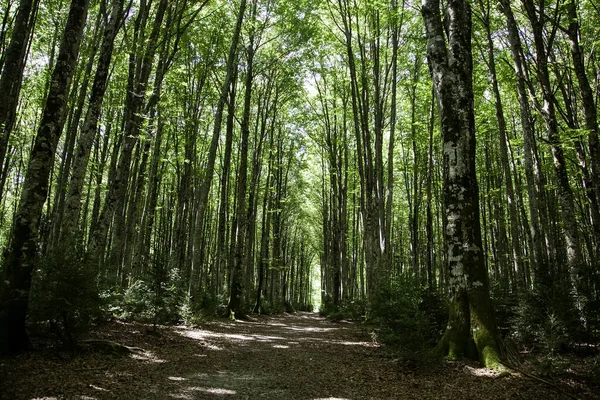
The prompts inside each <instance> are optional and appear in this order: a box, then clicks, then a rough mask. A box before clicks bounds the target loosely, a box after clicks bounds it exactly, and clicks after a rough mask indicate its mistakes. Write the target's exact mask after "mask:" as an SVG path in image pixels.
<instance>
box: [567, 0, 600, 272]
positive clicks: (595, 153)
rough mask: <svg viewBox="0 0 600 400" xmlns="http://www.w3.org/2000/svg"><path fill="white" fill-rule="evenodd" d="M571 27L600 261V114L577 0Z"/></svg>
mask: <svg viewBox="0 0 600 400" xmlns="http://www.w3.org/2000/svg"><path fill="white" fill-rule="evenodd" d="M567 7H568V15H569V20H570V23H569V26H568V30H567V34H568V36H569V40H570V41H571V54H572V56H573V69H574V70H575V75H576V76H577V82H578V83H579V91H580V94H581V99H582V103H581V105H582V107H583V112H584V117H585V129H586V130H587V131H588V132H587V140H588V146H589V150H590V160H591V163H590V166H591V182H589V187H586V188H585V189H586V194H587V195H588V199H589V201H590V212H591V221H592V227H593V231H594V236H595V242H596V243H595V246H596V247H595V254H594V256H595V258H596V261H597V262H598V260H600V210H599V209H598V205H599V203H600V141H599V140H598V134H599V129H598V113H597V110H596V101H595V99H594V92H593V91H592V88H591V86H590V81H589V79H588V76H587V74H586V71H585V62H584V56H583V50H582V48H581V45H580V44H579V20H578V19H577V2H576V1H574V0H569V1H568V4H567Z"/></svg>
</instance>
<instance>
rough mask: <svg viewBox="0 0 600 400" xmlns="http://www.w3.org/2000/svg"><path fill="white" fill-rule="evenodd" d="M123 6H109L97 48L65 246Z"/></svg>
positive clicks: (121, 0)
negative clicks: (108, 19)
mask: <svg viewBox="0 0 600 400" xmlns="http://www.w3.org/2000/svg"><path fill="white" fill-rule="evenodd" d="M123 3H124V0H115V1H114V2H113V4H112V9H111V14H110V21H108V24H107V25H106V27H105V29H104V37H103V39H102V44H101V47H100V55H99V58H98V65H97V67H96V73H95V76H94V83H93V84H92V91H91V93H90V99H89V102H88V109H87V111H86V114H85V119H84V122H83V128H82V129H81V133H80V135H79V140H78V142H77V152H76V153H75V158H74V160H73V168H72V173H71V178H70V180H69V186H68V193H67V197H66V200H65V216H64V220H63V221H64V222H63V224H62V226H61V227H60V229H61V232H63V234H64V233H66V234H67V236H71V237H70V238H67V240H65V241H64V243H68V244H69V245H72V240H71V239H72V238H73V235H75V234H76V232H77V225H78V222H79V214H80V211H81V196H82V190H83V184H84V180H85V173H86V170H87V167H88V162H89V158H90V152H91V149H92V145H93V143H94V138H95V137H96V136H97V132H96V131H97V127H98V120H99V118H100V111H101V108H102V103H103V100H104V94H105V93H106V86H107V82H108V72H109V68H110V63H111V59H112V53H113V49H114V42H115V37H116V36H117V32H118V31H119V26H120V24H121V21H122V18H123ZM105 134H106V135H108V132H105ZM61 237H62V235H59V242H61V241H62V240H61V239H60V238H61Z"/></svg>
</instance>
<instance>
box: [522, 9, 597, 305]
mask: <svg viewBox="0 0 600 400" xmlns="http://www.w3.org/2000/svg"><path fill="white" fill-rule="evenodd" d="M522 1H523V4H524V6H525V10H526V12H527V17H528V19H529V21H530V23H531V27H532V31H533V40H534V43H535V50H536V71H537V77H538V81H539V85H540V88H541V90H542V98H543V106H542V107H541V114H542V118H543V119H544V122H545V124H546V129H547V131H548V141H549V142H550V146H551V150H552V158H553V162H554V172H555V174H556V184H557V187H558V197H559V200H560V208H561V217H562V218H561V220H562V223H563V227H564V230H565V239H566V244H567V262H568V264H569V270H570V274H571V279H572V280H573V285H574V287H575V289H576V290H577V292H578V293H579V294H580V295H587V287H586V286H587V283H586V282H585V279H584V272H585V269H586V266H585V263H584V260H583V254H582V248H581V239H580V235H579V228H578V226H577V217H576V213H575V201H574V196H573V191H572V189H571V185H570V184H569V176H568V173H567V165H566V159H565V156H564V149H563V145H562V143H561V138H560V133H559V130H558V121H557V119H556V111H555V98H554V91H553V88H552V85H551V83H550V73H549V71H548V55H547V48H546V44H545V39H544V33H543V29H544V21H545V13H546V11H545V10H544V9H540V10H537V9H536V7H535V5H534V3H533V0H522ZM540 7H543V3H542V6H540ZM538 13H539V14H540V15H539V16H538Z"/></svg>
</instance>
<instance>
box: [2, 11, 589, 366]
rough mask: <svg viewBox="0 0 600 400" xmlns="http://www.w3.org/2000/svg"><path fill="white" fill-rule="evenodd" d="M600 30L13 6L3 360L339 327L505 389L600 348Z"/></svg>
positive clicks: (401, 17) (546, 17) (522, 17)
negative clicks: (201, 331)
mask: <svg viewBox="0 0 600 400" xmlns="http://www.w3.org/2000/svg"><path fill="white" fill-rule="evenodd" d="M598 18H600V4H597V2H596V1H595V0H579V1H575V0H553V1H544V0H541V1H533V0H515V1H512V2H511V1H510V0H471V1H466V0H446V1H441V2H440V1H439V0H423V1H422V2H420V1H419V2H417V1H412V0H369V1H363V0H320V1H316V0H296V1H283V0H264V1H256V0H239V1H225V0H218V1H210V0H176V1H167V0H128V1H125V0H93V1H90V0H72V1H64V0H44V1H40V0H20V1H14V0H0V20H1V22H0V26H1V27H0V73H1V75H0V244H1V245H2V249H3V257H2V261H1V264H0V271H1V275H2V279H1V281H0V350H1V351H2V352H8V351H11V352H12V351H20V350H23V349H26V348H28V347H29V345H30V341H29V338H28V335H27V330H29V331H32V330H33V328H34V327H36V326H37V327H38V328H39V329H46V330H50V331H52V332H54V334H55V335H56V337H57V338H59V339H60V341H62V342H63V344H65V345H67V346H71V345H73V344H74V342H75V341H76V340H77V337H78V334H79V332H82V331H84V330H85V329H89V327H90V326H93V324H94V323H95V322H96V321H99V320H102V319H106V318H107V317H109V316H112V317H115V318H121V319H134V320H141V321H145V322H149V323H154V324H169V323H172V324H174V323H185V324H194V323H197V322H198V321H200V320H201V318H202V316H207V315H215V314H217V315H224V316H229V317H231V318H240V317H242V318H243V316H244V315H247V314H249V313H277V312H283V311H287V312H292V311H294V310H311V311H312V310H313V309H314V308H315V307H317V306H318V305H320V308H321V310H322V311H323V312H325V313H327V314H329V315H331V316H332V317H333V318H336V317H339V318H341V317H347V316H352V317H355V318H356V317H361V318H363V319H367V320H371V321H376V323H378V324H379V325H380V326H381V327H382V329H384V328H385V329H384V331H385V332H388V333H390V332H391V333H393V332H396V333H398V332H404V334H403V336H402V339H401V340H404V341H405V342H411V341H412V342H414V343H411V345H415V346H417V347H419V346H420V347H422V348H425V347H433V346H436V344H437V347H435V349H436V350H437V352H438V354H440V355H443V356H448V357H450V358H452V359H456V358H461V357H465V356H468V357H475V358H478V359H479V360H480V361H481V362H482V363H483V364H484V365H486V366H489V367H497V366H498V363H499V362H500V360H501V359H502V358H503V357H504V355H505V349H506V347H507V345H506V343H508V342H510V343H516V344H517V345H519V344H534V346H535V347H537V348H538V349H542V350H543V351H547V352H551V353H553V352H555V351H558V350H565V349H569V348H574V347H575V346H581V345H587V346H592V345H594V344H597V343H598V341H599V340H600V319H599V311H598V310H599V309H600V207H599V204H598V203H599V201H600V143H599V141H598V131H599V128H598V115H597V110H598V96H599V95H600V86H599V85H600V69H599V68H600V57H599V54H598V52H597V51H596V50H597V48H596V46H597V44H598V42H597V38H598V37H600V26H599V25H598V24H597V21H598ZM382 332H383V331H382Z"/></svg>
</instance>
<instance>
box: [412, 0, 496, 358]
mask: <svg viewBox="0 0 600 400" xmlns="http://www.w3.org/2000/svg"><path fill="white" fill-rule="evenodd" d="M447 8H448V9H447V18H448V25H447V28H448V30H447V32H448V45H446V38H445V34H444V25H443V24H442V20H441V17H440V3H439V0H425V1H424V2H423V8H422V14H423V19H424V21H425V31H426V36H427V55H428V58H429V63H430V71H431V75H432V78H433V82H434V85H435V89H436V94H437V99H438V107H439V114H440V119H441V122H442V135H443V156H444V163H443V165H444V206H445V208H446V212H447V223H446V224H445V226H444V232H445V234H446V239H447V252H448V269H449V271H450V282H449V283H450V292H451V299H452V304H451V307H450V316H449V321H448V327H447V329H446V332H445V334H444V337H443V338H442V340H441V341H440V343H438V351H440V352H441V353H442V354H447V355H448V356H449V357H451V358H459V357H463V356H465V355H467V354H468V352H469V350H468V347H469V340H470V337H471V335H472V338H473V339H474V341H475V346H476V348H477V353H478V355H479V359H480V361H481V362H482V364H483V365H484V366H486V367H498V365H499V362H500V354H499V351H498V345H497V342H496V325H495V321H494V315H493V312H492V307H491V301H490V298H489V287H488V277H487V271H486V270H485V264H484V254H483V251H482V242H481V227H480V222H479V191H478V187H477V176H476V171H475V148H476V146H475V115H474V106H473V83H472V68H473V66H472V55H471V9H470V5H469V3H468V2H467V1H464V0H451V1H449V2H448V6H447ZM471 332H472V334H471Z"/></svg>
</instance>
